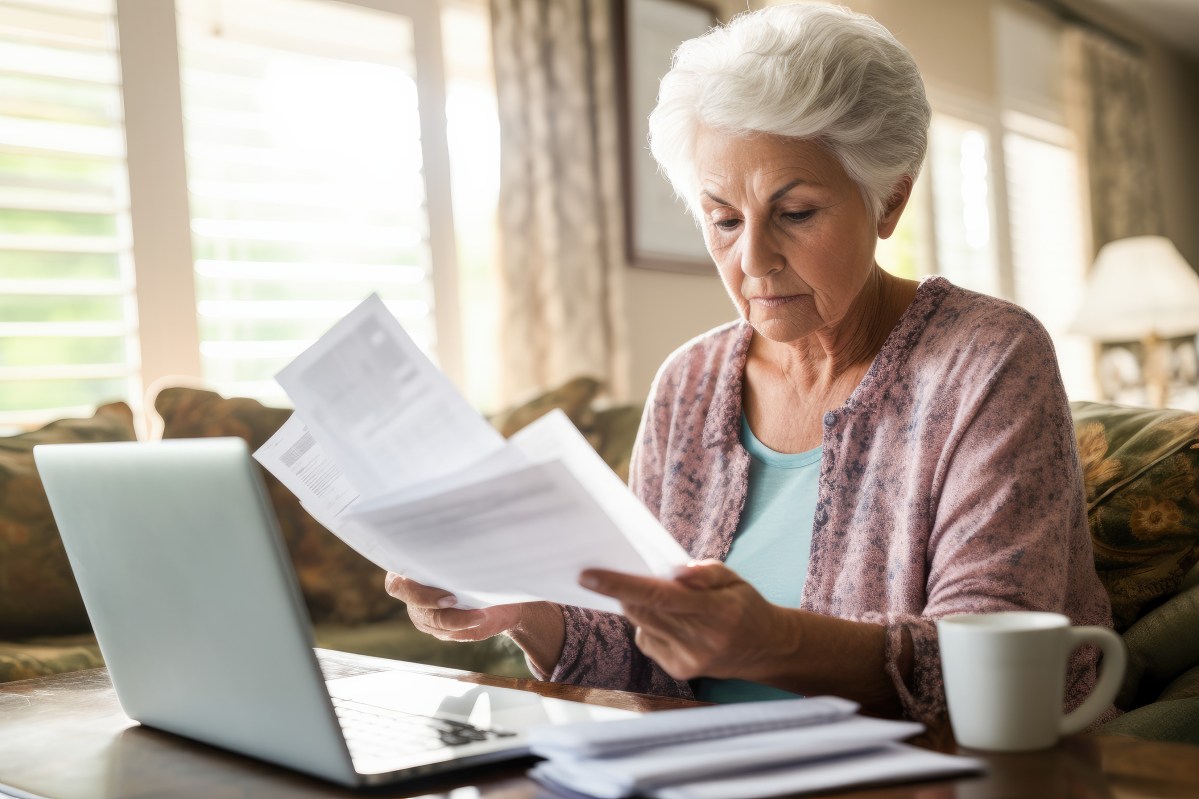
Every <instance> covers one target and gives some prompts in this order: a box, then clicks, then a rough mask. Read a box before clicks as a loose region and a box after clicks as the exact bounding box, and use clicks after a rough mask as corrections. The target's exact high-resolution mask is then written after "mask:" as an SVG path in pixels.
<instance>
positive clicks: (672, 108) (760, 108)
mask: <svg viewBox="0 0 1199 799" xmlns="http://www.w3.org/2000/svg"><path fill="white" fill-rule="evenodd" d="M931 113H932V112H931V109H930V108H929V105H928V100H927V98H926V97H925V93H924V81H923V80H921V78H920V72H919V70H918V69H917V68H916V62H915V60H914V59H913V58H912V55H911V53H909V52H908V51H907V50H906V49H905V48H904V46H903V45H901V44H900V43H899V42H898V41H897V40H896V39H895V37H894V36H892V35H891V32H890V31H888V30H887V29H886V28H884V27H883V26H882V25H880V24H879V23H878V22H875V21H874V20H873V19H872V18H870V17H868V16H866V15H864V14H856V13H854V12H852V11H850V10H849V9H846V8H841V7H838V6H827V5H814V4H807V3H797V4H794V5H786V6H771V7H768V8H764V9H762V10H760V11H753V12H747V13H743V14H739V15H738V16H736V17H734V18H733V20H732V21H731V22H730V23H729V24H728V25H725V26H722V27H717V28H713V29H712V30H710V31H709V32H708V33H706V34H704V35H703V36H699V37H697V38H695V39H690V40H688V41H686V42H683V44H682V45H681V46H680V47H679V49H678V50H677V51H675V54H674V63H673V65H672V67H671V70H670V72H669V73H667V75H666V77H664V78H663V79H662V84H661V87H660V90H659V93H658V105H657V107H656V108H655V109H654V111H653V113H652V114H650V117H649V131H650V134H649V135H650V151H651V152H652V153H653V155H654V158H656V159H657V161H658V164H659V166H660V167H661V168H662V170H663V171H664V172H665V173H666V176H667V178H669V180H670V182H671V183H672V184H673V185H674V189H675V191H676V192H677V193H678V194H679V196H681V197H682V198H683V199H684V200H685V201H686V203H687V205H688V207H690V208H691V211H692V213H693V214H695V215H696V216H697V218H698V216H699V214H698V207H697V202H698V199H699V197H698V193H699V185H698V183H699V180H698V176H697V171H696V164H695V140H696V134H697V132H698V130H699V128H700V127H701V126H703V127H708V128H712V129H715V130H718V131H721V132H724V133H728V134H732V135H738V136H740V135H751V134H753V133H770V134H775V135H779V136H788V137H792V138H797V139H810V140H814V141H817V142H819V143H820V144H822V145H823V146H824V147H826V148H827V149H828V151H829V152H830V153H832V155H833V156H834V157H836V158H837V160H838V161H839V162H840V164H841V166H842V168H843V169H844V170H845V172H846V174H848V175H849V177H850V178H851V179H852V180H853V181H854V182H855V183H856V184H857V185H858V187H859V188H860V189H861V191H862V197H863V199H864V200H865V203H866V208H867V210H868V211H870V212H871V213H872V214H873V217H874V219H876V220H877V219H880V218H881V217H882V214H883V213H884V211H885V208H886V206H887V201H888V200H889V199H890V198H891V197H892V196H893V193H894V191H895V189H896V186H897V185H898V183H899V181H900V180H901V179H902V178H903V177H904V176H908V177H910V178H912V179H913V180H915V179H916V176H917V175H918V174H919V173H920V166H921V164H922V163H923V161H924V153H925V149H926V148H927V146H928V125H929V118H930V116H931Z"/></svg>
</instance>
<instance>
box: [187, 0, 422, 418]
mask: <svg viewBox="0 0 1199 799" xmlns="http://www.w3.org/2000/svg"><path fill="white" fill-rule="evenodd" d="M176 5H177V10H178V31H179V46H180V71H181V81H182V93H183V111H184V135H185V149H186V156H187V167H188V189H189V195H190V203H191V219H192V223H191V226H192V242H193V250H194V256H195V271H196V294H197V306H198V307H197V312H198V315H199V330H200V340H201V343H200V348H201V363H202V369H203V376H204V379H205V382H206V383H208V384H210V385H213V386H214V387H216V388H217V389H218V390H219V391H222V392H223V393H226V394H229V395H239V396H251V397H258V398H260V399H264V400H267V401H275V402H283V401H285V398H284V397H283V396H282V394H281V392H280V390H279V389H278V387H277V386H276V384H275V382H274V380H273V376H274V374H275V373H276V372H277V371H278V370H279V369H280V368H281V367H282V366H284V365H285V364H286V363H287V362H289V361H290V360H291V359H292V358H293V357H295V355H297V354H298V353H299V352H300V351H301V350H303V349H304V348H305V347H306V346H308V344H310V343H311V342H312V341H313V340H315V338H316V337H318V336H319V335H320V334H321V333H322V332H324V330H326V329H327V328H328V327H329V325H330V324H332V323H333V322H334V321H336V320H337V319H338V318H339V317H341V316H342V315H344V314H345V313H346V312H348V311H349V310H350V309H351V308H352V307H353V306H354V305H356V304H357V303H358V302H359V301H361V300H362V299H363V298H364V297H365V296H366V295H367V294H369V293H370V292H372V291H377V292H378V293H379V294H380V296H381V297H382V298H383V300H384V301H385V302H386V303H387V305H388V307H389V309H390V310H391V311H392V312H393V313H394V314H395V315H396V316H397V317H398V318H399V319H400V321H401V323H402V324H403V325H404V327H405V329H406V330H407V331H408V332H409V334H410V335H412V337H413V338H414V339H415V340H416V342H417V343H418V344H419V345H420V346H421V347H422V348H423V349H424V350H425V351H426V352H429V353H430V354H435V350H436V344H437V341H436V330H435V326H434V320H433V290H432V280H431V267H430V254H429V245H428V222H427V213H426V202H425V190H424V182H423V178H422V171H421V170H422V155H421V142H420V125H419V122H420V118H419V110H418V107H417V90H416V84H415V69H416V67H415V57H414V44H413V36H414V34H413V28H412V24H411V21H410V20H409V19H408V18H406V17H404V16H401V15H397V14H390V13H384V12H380V11H375V10H372V9H366V8H360V7H354V6H350V5H346V4H342V3H335V2H327V1H326V2H320V1H319V0H239V2H237V3H231V2H225V3H219V2H216V0H178V2H177V4H176Z"/></svg>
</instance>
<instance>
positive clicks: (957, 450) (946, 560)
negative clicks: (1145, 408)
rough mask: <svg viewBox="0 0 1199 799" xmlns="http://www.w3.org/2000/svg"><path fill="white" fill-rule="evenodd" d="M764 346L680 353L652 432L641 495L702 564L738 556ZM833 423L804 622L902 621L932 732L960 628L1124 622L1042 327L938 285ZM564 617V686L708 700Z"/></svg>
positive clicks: (896, 647)
mask: <svg viewBox="0 0 1199 799" xmlns="http://www.w3.org/2000/svg"><path fill="white" fill-rule="evenodd" d="M752 332H753V331H752V328H750V327H749V326H748V325H747V324H745V323H744V322H735V323H731V324H728V325H725V326H723V327H720V328H717V329H715V330H713V331H711V332H709V333H707V334H705V335H703V336H700V337H699V338H697V339H695V340H693V341H691V342H690V343H688V344H687V345H685V346H684V347H682V348H681V349H680V350H678V351H677V352H676V353H675V354H674V355H673V356H671V358H670V359H669V360H668V361H667V362H666V364H665V365H664V366H663V367H662V369H661V371H660V372H659V374H658V377H657V379H656V381H655V384H654V387H653V390H652V393H651V398H650V401H649V403H648V405H647V407H646V410H645V415H644V417H643V419H642V423H641V431H640V433H639V436H638V443H637V447H636V450H635V453H634V457H633V464H632V474H631V479H630V483H631V486H632V489H633V491H634V492H635V493H636V494H637V496H638V497H640V498H641V499H642V501H644V502H645V504H646V505H647V506H648V507H649V509H650V510H651V511H652V512H653V513H654V514H655V515H656V516H657V517H658V519H659V520H661V522H662V524H663V525H664V526H665V527H666V529H667V530H669V531H670V532H671V534H673V535H674V536H675V537H676V538H677V539H678V540H679V542H680V543H681V544H682V545H683V547H684V548H685V549H686V550H687V551H688V552H690V553H691V555H692V556H693V557H695V558H720V559H724V558H725V556H726V555H728V552H729V547H730V546H731V544H732V540H733V536H734V534H735V532H736V530H737V524H738V520H739V519H740V516H741V510H742V507H743V505H744V503H745V494H746V486H747V482H748V474H749V455H748V453H747V452H746V451H745V449H744V448H742V446H741V443H740V439H739V425H740V418H741V395H742V376H743V375H744V373H745V362H746V356H747V352H748V349H749V342H750V339H751V337H752ZM823 421H824V436H823V446H824V453H823V458H822V462H821V467H820V468H821V472H820V489H819V499H818V502H817V506H816V515H815V521H814V525H813V531H812V553H811V562H810V564H809V566H808V573H807V578H806V580H805V581H804V587H803V599H802V603H801V607H802V608H803V609H805V610H810V611H813V612H816V613H822V614H826V615H829V616H838V617H841V618H845V619H852V620H857V621H862V622H872V623H877V624H881V625H885V627H886V631H887V634H886V645H885V652H884V655H885V659H886V663H887V672H888V674H889V676H890V678H891V680H892V681H893V682H894V685H895V689H896V691H897V692H898V694H899V697H900V700H901V702H902V705H903V709H904V713H905V715H906V716H908V717H909V718H913V719H917V720H921V721H925V722H931V721H933V720H934V719H936V718H937V717H938V716H940V714H942V713H943V712H944V709H945V696H944V688H943V685H942V682H941V664H940V658H939V655H938V650H937V635H936V627H935V624H934V620H935V619H937V618H939V617H941V616H946V615H949V614H954V613H979V612H986V611H1000V610H1013V609H1021V610H1047V611H1056V612H1060V613H1064V614H1066V615H1067V616H1069V617H1070V618H1071V619H1072V620H1073V622H1074V623H1075V624H1099V625H1105V626H1109V627H1110V626H1111V611H1110V607H1109V604H1108V599H1107V595H1106V594H1105V593H1104V590H1103V587H1102V585H1101V584H1100V582H1099V579H1098V578H1097V577H1096V574H1095V568H1094V563H1093V560H1092V553H1091V539H1090V536H1089V534H1088V528H1087V520H1086V514H1085V510H1084V497H1083V483H1082V476H1081V470H1080V466H1079V460H1078V453H1077V449H1076V445H1075V439H1074V432H1073V427H1072V425H1071V420H1070V412H1069V408H1068V407H1067V404H1066V396H1065V392H1064V390H1063V388H1062V382H1061V378H1060V377H1059V374H1058V368H1057V362H1056V359H1055V357H1054V351H1053V345H1052V343H1051V342H1050V340H1049V337H1048V335H1047V334H1046V332H1045V330H1044V329H1043V328H1042V327H1041V325H1040V324H1039V323H1038V322H1037V321H1036V320H1035V319H1034V318H1033V317H1032V316H1031V315H1030V314H1028V313H1027V312H1026V311H1024V310H1023V309H1021V308H1019V307H1017V306H1015V305H1012V304H1010V303H1007V302H1004V301H1002V300H998V299H995V298H992V297H987V296H984V295H981V294H976V293H974V292H971V291H966V290H964V289H960V288H957V287H956V286H953V285H952V284H950V283H949V282H948V281H946V280H944V279H942V278H930V279H928V280H926V281H924V282H923V283H922V284H921V285H920V287H919V289H918V291H917V293H916V297H915V299H914V300H913V302H912V303H911V305H910V306H909V307H908V309H907V311H906V312H905V313H904V315H903V317H902V318H901V319H900V321H899V323H898V324H897V325H896V327H895V329H894V330H892V331H891V333H890V335H889V336H888V338H887V340H886V341H885V343H884V344H883V347H882V349H881V350H880V351H879V353H878V355H877V356H876V357H875V359H874V363H873V365H872V366H871V367H870V370H869V372H868V373H867V374H866V377H865V378H864V379H863V380H862V382H861V384H860V385H859V386H858V387H857V389H856V390H855V391H854V393H853V394H852V395H851V396H850V397H849V399H848V400H847V401H846V402H845V404H844V405H843V406H841V407H840V408H838V409H836V410H830V411H829V412H827V413H826V414H825V416H824V420H823ZM797 577H798V576H797ZM563 614H564V617H565V620H566V643H565V648H564V650H563V652H562V657H561V659H560V660H559V662H558V665H557V667H556V668H555V669H554V672H553V674H552V675H550V679H553V680H556V681H565V682H572V683H579V684H584V685H592V686H599V687H607V688H620V689H624V690H631V691H640V692H650V693H660V694H668V695H675V696H690V695H691V691H690V688H689V687H688V685H687V684H686V683H684V682H680V681H677V680H674V679H673V678H671V677H670V676H669V675H667V674H666V673H665V672H664V671H662V669H661V668H660V667H658V666H657V664H655V663H653V662H652V661H651V660H649V659H648V658H647V657H645V656H644V655H643V654H641V652H640V651H639V650H638V649H637V648H636V647H635V646H634V644H633V642H632V630H631V628H630V625H629V624H628V622H627V621H626V620H625V619H624V618H623V617H621V616H616V615H611V614H606V613H600V612H596V611H591V610H583V609H580V608H575V607H566V608H563ZM905 630H906V631H907V632H908V633H909V634H910V635H911V640H912V643H913V645H914V667H913V670H912V674H911V677H910V679H909V680H908V681H907V682H906V683H905V681H904V680H903V679H902V678H901V677H900V674H899V669H898V665H897V659H898V655H899V652H900V647H901V642H902V636H903V632H904V631H905ZM1097 657H1098V655H1097V651H1096V650H1094V649H1091V648H1084V649H1082V650H1079V652H1077V653H1076V654H1075V656H1074V658H1073V660H1072V662H1071V664H1070V670H1069V674H1068V676H1067V682H1066V706H1067V708H1072V707H1074V706H1076V705H1077V704H1078V703H1079V702H1081V701H1082V699H1083V698H1084V697H1085V696H1086V694H1087V693H1089V692H1090V690H1091V688H1092V687H1093V684H1094V681H1095V672H1096V661H1097ZM543 676H544V675H543Z"/></svg>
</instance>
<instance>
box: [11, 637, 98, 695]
mask: <svg viewBox="0 0 1199 799" xmlns="http://www.w3.org/2000/svg"><path fill="white" fill-rule="evenodd" d="M103 665H104V659H103V658H102V657H100V647H99V646H97V645H96V639H95V637H93V636H91V635H87V634H81V635H71V636H63V637H59V638H29V639H26V640H23V641H0V683H2V682H10V681H12V680H29V679H32V678H34V677H48V676H50V675H51V674H60V673H62V672H64V671H79V670H80V669H94V668H98V667H100V666H103Z"/></svg>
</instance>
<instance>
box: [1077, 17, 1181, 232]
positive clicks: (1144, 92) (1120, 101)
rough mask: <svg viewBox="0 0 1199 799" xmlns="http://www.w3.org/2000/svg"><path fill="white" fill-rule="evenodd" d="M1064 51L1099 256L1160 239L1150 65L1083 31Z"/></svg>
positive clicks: (1105, 40) (1161, 219)
mask: <svg viewBox="0 0 1199 799" xmlns="http://www.w3.org/2000/svg"><path fill="white" fill-rule="evenodd" d="M1064 44H1065V49H1066V58H1067V96H1068V104H1069V106H1070V115H1071V118H1072V126H1073V127H1074V128H1075V132H1076V133H1077V134H1078V137H1079V141H1080V144H1081V149H1082V152H1083V155H1084V161H1085V164H1086V172H1087V174H1088V176H1089V179H1088V184H1089V186H1088V188H1089V195H1090V204H1091V243H1092V247H1093V248H1094V251H1095V252H1098V251H1099V248H1100V247H1102V246H1103V245H1104V244H1107V243H1108V242H1109V241H1115V240H1116V239H1123V238H1127V237H1129V236H1141V235H1152V234H1159V233H1161V232H1162V227H1163V218H1162V207H1161V199H1160V194H1159V191H1158V180H1157V169H1156V164H1155V163H1154V156H1153V142H1152V139H1151V136H1150V130H1149V98H1148V87H1147V68H1146V65H1145V63H1144V59H1143V58H1142V57H1141V56H1140V55H1138V54H1136V53H1134V52H1132V51H1131V50H1130V49H1129V48H1127V47H1125V46H1122V45H1121V44H1119V43H1117V42H1115V41H1113V40H1112V39H1110V38H1109V37H1107V36H1104V35H1103V34H1102V33H1099V32H1096V31H1094V30H1091V29H1088V28H1083V27H1078V26H1071V27H1070V28H1068V29H1067V31H1066V33H1065V37H1064Z"/></svg>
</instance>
